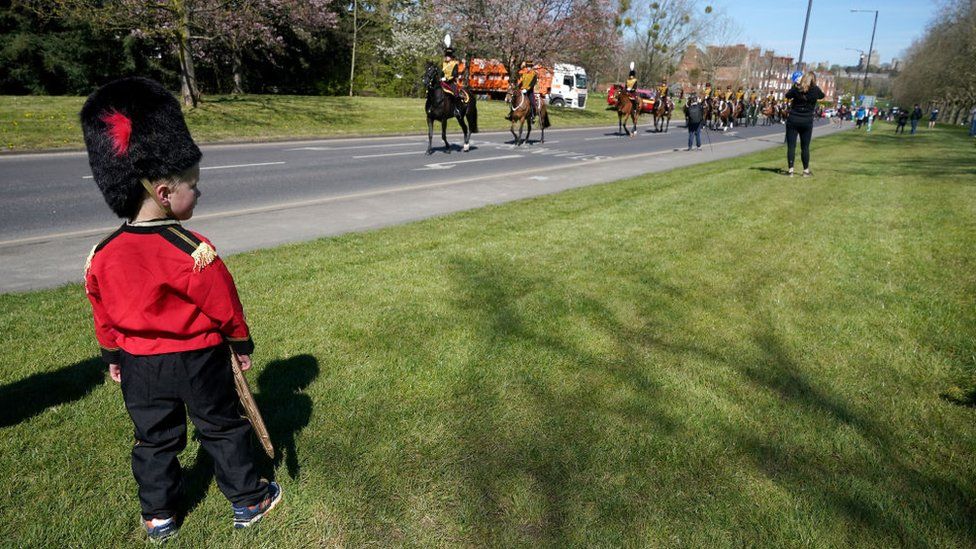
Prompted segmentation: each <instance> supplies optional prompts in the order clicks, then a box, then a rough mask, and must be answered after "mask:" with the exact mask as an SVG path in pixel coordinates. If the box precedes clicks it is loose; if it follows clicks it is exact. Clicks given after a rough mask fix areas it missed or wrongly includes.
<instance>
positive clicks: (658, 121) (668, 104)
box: [651, 96, 674, 133]
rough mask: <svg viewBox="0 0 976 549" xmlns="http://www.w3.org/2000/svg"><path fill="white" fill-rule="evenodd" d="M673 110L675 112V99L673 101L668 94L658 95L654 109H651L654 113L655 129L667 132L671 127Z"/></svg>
mask: <svg viewBox="0 0 976 549" xmlns="http://www.w3.org/2000/svg"><path fill="white" fill-rule="evenodd" d="M672 112H674V101H671V98H670V97H667V96H664V97H658V99H657V101H655V102H654V110H653V111H651V114H653V115H654V131H656V132H658V133H661V132H665V133H667V131H668V129H669V128H670V127H671V113H672Z"/></svg>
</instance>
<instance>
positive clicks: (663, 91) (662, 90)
mask: <svg viewBox="0 0 976 549" xmlns="http://www.w3.org/2000/svg"><path fill="white" fill-rule="evenodd" d="M667 95H668V85H667V84H661V85H660V86H658V87H657V96H658V97H665V96H667Z"/></svg>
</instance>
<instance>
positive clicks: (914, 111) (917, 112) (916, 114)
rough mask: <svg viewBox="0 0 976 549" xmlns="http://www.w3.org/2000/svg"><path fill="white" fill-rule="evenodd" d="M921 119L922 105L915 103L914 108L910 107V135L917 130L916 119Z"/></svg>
mask: <svg viewBox="0 0 976 549" xmlns="http://www.w3.org/2000/svg"><path fill="white" fill-rule="evenodd" d="M921 119H922V107H920V106H918V103H915V108H914V109H912V116H911V121H912V135H915V134H916V133H917V132H918V121H919V120H921Z"/></svg>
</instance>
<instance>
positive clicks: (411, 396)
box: [0, 125, 976, 547]
mask: <svg viewBox="0 0 976 549" xmlns="http://www.w3.org/2000/svg"><path fill="white" fill-rule="evenodd" d="M888 130H890V128H888V127H885V126H883V125H882V126H881V127H880V128H879V129H876V131H875V132H874V133H873V134H870V135H865V134H863V133H855V132H853V131H851V132H845V133H842V134H838V135H835V136H832V137H828V138H823V139H818V140H816V141H814V147H813V158H814V163H813V169H814V171H815V174H816V177H815V178H813V179H800V178H796V179H787V178H785V177H783V176H782V175H779V174H777V173H774V171H775V169H776V168H780V167H782V166H783V164H784V161H783V158H782V157H783V151H782V150H779V149H777V150H773V151H769V152H764V153H760V154H756V155H752V156H747V157H743V158H739V159H735V160H728V161H722V162H717V163H712V164H705V165H700V166H697V167H692V168H686V169H682V170H677V171H673V172H669V173H665V174H654V175H648V176H645V177H640V178H636V179H631V180H627V181H622V182H617V183H613V184H608V185H602V186H597V187H590V188H585V189H580V190H574V191H570V192H565V193H561V194H558V195H554V196H548V197H541V198H537V199H532V200H525V201H520V202H517V203H511V204H506V205H501V206H496V207H489V208H484V209H480V210H476V211H470V212H464V213H460V214H456V215H451V216H447V217H441V218H436V219H431V220H428V221H424V222H419V223H413V224H410V225H406V226H400V227H394V228H389V229H384V230H378V231H374V232H369V233H365V234H353V235H347V236H343V237H340V238H331V239H323V240H319V241H315V242H312V243H306V244H300V245H292V246H285V247H281V248H277V249H273V250H267V251H259V252H253V253H248V254H243V255H238V256H234V257H231V258H230V259H229V261H228V263H229V265H230V267H231V270H232V271H233V272H234V273H235V276H236V278H237V281H238V284H239V288H240V292H241V296H242V299H243V301H244V303H245V306H246V308H247V310H248V317H249V319H250V321H251V324H252V328H253V331H254V333H255V338H256V341H257V344H258V350H257V353H256V355H255V369H254V371H252V372H251V374H250V375H249V377H250V379H251V383H252V387H253V388H254V390H255V392H256V393H257V394H258V398H259V401H260V403H261V405H262V406H263V410H264V413H265V416H266V419H267V420H268V423H269V426H270V428H271V431H272V437H273V439H274V441H275V443H276V445H277V447H278V448H279V451H281V452H283V459H282V461H281V463H280V465H279V467H278V469H277V475H278V479H279V480H280V481H281V483H282V485H283V487H284V490H285V500H284V503H283V505H282V506H280V507H278V508H277V509H276V510H275V511H274V512H273V514H272V515H271V516H269V517H268V518H267V519H266V520H265V522H263V523H262V524H260V525H259V527H257V528H255V529H254V530H252V531H248V532H243V533H241V532H233V531H232V529H231V516H230V508H229V505H228V503H227V502H226V501H225V500H224V499H223V497H222V496H221V494H220V493H219V491H218V490H217V488H216V485H215V484H214V483H213V482H212V481H211V479H210V477H209V475H208V474H207V467H208V465H209V460H208V459H207V458H206V457H205V456H204V455H203V454H202V453H201V452H200V451H199V446H198V444H197V443H196V442H191V443H190V445H189V447H188V448H187V450H186V451H185V452H184V454H183V463H184V465H185V466H186V467H187V468H188V469H189V472H188V478H189V480H188V483H187V485H188V488H187V505H188V506H189V507H190V508H191V511H190V512H189V515H188V517H187V519H186V523H185V525H184V528H183V530H182V532H181V534H180V538H179V539H178V540H177V543H175V544H174V545H175V546H185V547H204V546H210V547H222V546H239V547H244V546H250V545H253V544H258V545H264V546H276V547H307V546H326V545H328V546H332V545H349V546H354V547H358V546H366V545H368V546H390V545H398V546H399V545H408V546H422V547H429V546H458V545H475V546H497V547H509V546H526V547H538V546H556V547H563V546H569V545H576V546H629V547H657V546H684V547H715V546H718V547H741V546H767V547H786V546H810V547H827V546H833V547H848V546H862V547H895V546H904V547H925V546H933V547H972V546H974V545H976V469H974V467H973V464H974V448H976V409H974V408H973V407H972V405H971V403H972V400H968V404H967V403H966V402H967V401H966V399H971V396H972V395H971V394H970V393H968V391H969V390H970V388H971V387H972V385H971V383H972V381H973V380H974V377H973V374H974V372H976V363H974V356H976V306H974V305H976V297H974V296H976V275H974V273H976V249H974V247H973V243H974V242H976V168H974V164H973V162H972V158H973V157H972V150H971V147H972V144H971V143H969V142H968V140H967V139H966V138H964V136H963V133H962V132H960V131H953V130H942V129H939V130H936V131H928V130H925V129H923V130H922V131H921V134H920V135H918V136H916V137H914V138H913V137H911V136H897V137H896V136H895V135H894V134H893V133H891V132H890V131H888ZM106 217H108V213H107V212H106ZM217 244H218V246H219V243H217ZM79 269H80V266H79ZM97 355H98V350H97V346H96V344H95V342H94V340H93V336H92V326H91V318H90V312H89V308H88V304H87V302H86V300H85V297H84V290H83V289H82V287H81V286H80V285H78V284H73V285H69V286H66V287H63V288H60V289H56V290H51V291H43V292H36V293H29V294H19V295H3V296H0V364H2V368H0V401H2V403H3V406H2V407H0V438H2V440H3V450H2V451H0V496H2V499H0V539H2V540H4V542H3V544H10V545H11V546H18V547H21V546H90V547H96V546H97V547H103V546H112V545H129V544H132V543H138V542H140V540H141V539H142V536H143V534H142V533H141V530H140V526H139V523H138V509H139V506H138V501H137V499H136V492H135V483H134V481H133V479H132V478H131V473H130V470H129V447H130V444H131V442H132V438H131V426H130V423H129V420H128V417H127V415H126V412H125V408H124V406H123V403H122V399H121V395H120V391H119V388H118V387H117V386H116V385H115V384H114V383H113V382H111V381H108V380H107V379H106V378H105V377H104V374H103V370H104V368H103V366H102V365H100V364H99V362H98V360H97V358H96V357H97ZM953 388H954V389H953ZM947 392H949V393H951V394H952V395H954V396H953V398H948V397H946V396H945V395H946V393H947ZM953 399H956V400H958V399H962V401H963V402H962V403H960V402H957V401H954V400H953Z"/></svg>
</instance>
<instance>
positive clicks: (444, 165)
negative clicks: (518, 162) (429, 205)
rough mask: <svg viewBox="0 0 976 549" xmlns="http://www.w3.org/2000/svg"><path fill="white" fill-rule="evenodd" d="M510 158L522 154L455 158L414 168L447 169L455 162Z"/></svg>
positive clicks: (417, 169) (415, 169) (463, 162)
mask: <svg viewBox="0 0 976 549" xmlns="http://www.w3.org/2000/svg"><path fill="white" fill-rule="evenodd" d="M509 158H522V155H521V154H507V155H505V156H489V157H488V158H472V159H471V160H455V161H450V160H448V161H446V162H435V163H433V164H426V165H425V166H424V167H423V168H414V171H420V170H447V169H450V168H453V167H454V165H455V164H467V163H469V162H487V161H489V160H506V159H509Z"/></svg>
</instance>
